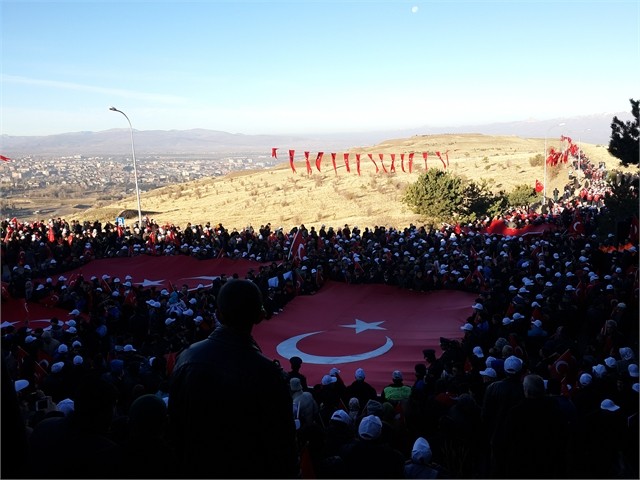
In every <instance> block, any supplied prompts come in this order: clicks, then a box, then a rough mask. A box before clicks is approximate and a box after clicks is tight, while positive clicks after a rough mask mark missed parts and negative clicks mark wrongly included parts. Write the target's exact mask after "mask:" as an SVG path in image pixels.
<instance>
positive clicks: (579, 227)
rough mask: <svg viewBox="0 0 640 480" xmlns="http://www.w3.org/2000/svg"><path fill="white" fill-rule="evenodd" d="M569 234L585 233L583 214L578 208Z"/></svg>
mask: <svg viewBox="0 0 640 480" xmlns="http://www.w3.org/2000/svg"><path fill="white" fill-rule="evenodd" d="M568 233H569V235H582V234H583V233H584V220H583V219H582V214H581V213H580V210H579V209H577V208H576V210H575V213H574V215H573V222H572V223H571V226H570V227H569V232H568Z"/></svg>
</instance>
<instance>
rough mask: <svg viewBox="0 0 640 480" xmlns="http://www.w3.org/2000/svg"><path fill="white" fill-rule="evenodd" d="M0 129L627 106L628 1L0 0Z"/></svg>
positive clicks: (633, 92) (436, 121) (291, 121)
mask: <svg viewBox="0 0 640 480" xmlns="http://www.w3.org/2000/svg"><path fill="white" fill-rule="evenodd" d="M0 15H1V25H0V28H1V33H0V38H1V42H2V44H1V48H2V50H1V52H0V53H1V60H0V62H1V77H0V80H1V87H2V91H1V98H0V100H1V106H2V108H1V118H0V121H1V125H0V127H1V128H0V130H1V133H3V134H9V135H48V134H55V133H63V132H74V131H100V130H107V129H110V128H123V127H127V126H128V125H127V124H126V121H125V119H124V118H122V116H120V115H118V114H117V113H114V112H110V111H109V110H108V108H109V107H110V106H111V105H113V106H115V107H117V108H119V109H121V110H123V111H124V112H125V113H127V115H128V116H129V118H130V119H131V122H132V123H133V126H134V128H135V129H137V130H155V129H157V130H174V129H175V130H183V129H190V128H207V129H214V130H223V131H228V132H233V133H246V134H270V133H274V134H281V133H296V134H298V133H329V132H340V131H367V130H383V129H395V128H398V129H401V128H413V127H420V126H457V125H469V124H483V123H492V122H503V121H517V120H527V119H535V120H546V119H552V118H558V117H567V116H575V115H588V114H596V113H613V112H621V111H622V112H627V111H629V110H630V104H629V99H630V98H639V97H640V1H638V0H627V1H623V0H606V1H569V0H565V1H562V0H560V1H517V0H509V1H507V0H504V1H493V2H492V1H484V0H466V1H462V0H440V1H426V0H425V1H422V0H378V1H366V0H350V1H349V0H347V1H337V0H336V1H333V0H326V1H306V0H296V1H288V2H285V1H247V0H236V1H231V0H229V1H157V0H156V1H142V0H140V1H117V0H109V1H89V0H85V1H68V2H60V1H44V2H34V1H28V0H19V1H7V0H1V11H0Z"/></svg>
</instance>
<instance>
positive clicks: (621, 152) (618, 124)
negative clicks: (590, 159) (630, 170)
mask: <svg viewBox="0 0 640 480" xmlns="http://www.w3.org/2000/svg"><path fill="white" fill-rule="evenodd" d="M629 101H630V102H631V115H632V116H633V120H630V121H627V122H623V121H622V120H620V119H619V118H618V117H613V122H612V123H611V139H610V140H609V153H610V154H611V155H613V156H614V157H616V158H617V159H619V160H620V163H622V165H624V166H628V165H638V160H639V156H640V150H639V148H638V147H639V143H638V142H639V141H640V135H639V132H638V123H639V120H640V119H639V114H640V108H639V105H640V101H639V100H634V99H630V100H629Z"/></svg>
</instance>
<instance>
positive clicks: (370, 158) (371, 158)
mask: <svg viewBox="0 0 640 480" xmlns="http://www.w3.org/2000/svg"><path fill="white" fill-rule="evenodd" d="M367 156H368V157H369V160H371V161H372V162H373V164H374V165H375V166H376V173H378V172H379V171H380V169H379V168H378V164H377V163H376V161H375V160H374V159H373V153H367Z"/></svg>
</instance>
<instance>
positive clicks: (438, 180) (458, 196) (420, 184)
mask: <svg viewBox="0 0 640 480" xmlns="http://www.w3.org/2000/svg"><path fill="white" fill-rule="evenodd" d="M403 202H404V203H405V204H407V205H409V207H411V209H412V210H413V211H414V212H415V213H418V214H421V215H424V216H425V217H427V218H429V219H431V220H432V221H434V222H446V223H451V224H454V223H466V222H470V221H474V220H476V219H477V218H478V217H481V216H484V215H486V214H492V213H497V212H500V211H502V210H503V208H504V206H505V204H506V200H505V199H504V195H499V196H495V195H493V194H492V193H491V191H490V190H489V187H488V185H487V183H486V182H482V183H480V184H476V183H474V182H468V181H466V180H463V179H462V178H460V177H458V176H456V175H452V174H450V173H448V172H446V171H443V170H436V169H431V170H428V171H427V172H426V173H423V174H422V175H420V177H419V178H418V180H416V182H415V183H412V184H410V185H409V186H407V189H406V190H405V195H404V198H403Z"/></svg>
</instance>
